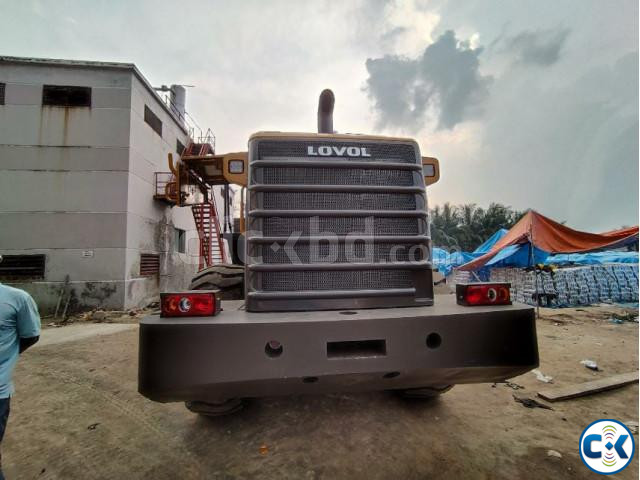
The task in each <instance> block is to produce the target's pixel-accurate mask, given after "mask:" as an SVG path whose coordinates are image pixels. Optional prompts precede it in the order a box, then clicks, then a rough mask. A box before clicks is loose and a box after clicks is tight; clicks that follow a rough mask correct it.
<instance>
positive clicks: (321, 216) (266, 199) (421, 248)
mask: <svg viewBox="0 0 640 480" xmlns="http://www.w3.org/2000/svg"><path fill="white" fill-rule="evenodd" d="M354 147H355V148H354ZM249 151H250V152H251V158H250V162H251V163H250V169H249V202H248V205H249V215H250V227H249V229H250V230H256V231H260V232H262V235H263V236H264V237H284V238H287V239H289V240H287V241H285V240H284V239H282V240H281V239H278V240H277V242H274V243H270V242H269V243H263V241H261V240H257V239H252V238H251V237H250V238H249V240H248V243H247V249H248V250H247V251H248V252H250V257H249V260H248V265H249V267H251V266H252V265H260V264H262V265H265V266H266V265H271V266H273V270H271V269H268V268H249V269H248V271H247V289H248V293H249V295H248V297H247V310H249V311H269V310H284V311H290V310H307V309H317V308H325V309H332V308H358V307H360V308H362V307H363V306H366V307H370V308H373V307H376V306H377V307H393V306H408V305H425V304H429V302H431V299H432V296H433V285H432V284H431V272H430V265H429V264H428V263H427V262H426V260H428V259H429V251H428V238H427V231H428V230H427V225H426V214H425V212H424V211H423V210H424V209H426V198H425V197H424V193H423V192H422V190H421V189H422V188H423V186H424V183H423V180H422V172H421V166H420V165H421V162H420V156H419V155H420V154H419V151H418V150H417V148H416V147H415V145H414V144H412V143H411V142H401V141H393V140H390V141H383V140H377V139H373V138H366V137H362V138H359V137H353V140H345V139H343V138H326V139H324V138H321V137H310V138H305V139H300V138H297V139H294V138H282V139H275V138H273V137H272V138H261V139H256V140H253V141H251V142H250V146H249ZM349 154H352V155H354V156H349ZM356 162H357V163H356ZM401 163H402V164H404V165H399V164H401ZM405 165H406V166H405ZM380 167H389V168H380ZM302 185H306V187H301V186H302ZM267 186H268V187H267ZM316 186H317V187H316ZM318 187H322V188H318ZM411 187H419V188H411ZM332 211H335V213H332ZM280 212H282V213H280ZM372 213H375V215H372ZM332 235H335V236H337V238H334V237H333V236H332ZM327 236H331V238H332V240H331V241H327V240H324V239H323V240H320V241H319V240H317V239H316V237H320V238H327ZM381 236H384V237H385V238H379V237H381ZM413 236H416V237H418V238H408V237H413ZM295 237H300V238H298V239H297V240H296V238H295ZM305 237H311V238H305ZM356 237H360V238H359V239H358V238H356ZM291 239H293V240H295V241H291ZM350 239H353V241H351V240H350ZM407 242H408V243H407ZM407 262H420V263H418V264H414V265H412V266H411V269H408V267H407ZM312 264H322V265H323V266H324V267H325V268H326V270H320V269H319V267H316V266H312ZM333 264H335V265H336V266H335V267H334V266H333ZM351 264H353V265H351ZM294 265H295V267H294ZM356 265H357V267H359V268H360V269H356ZM391 289H393V290H399V291H394V292H386V291H387V290H391ZM339 290H343V291H348V292H349V293H348V294H343V295H336V293H335V292H334V291H339ZM287 292H298V293H297V294H295V295H292V296H285V295H284V294H285V293H287ZM316 292H322V293H321V294H320V295H318V294H316ZM261 293H264V295H263V294H261ZM267 293H269V294H270V295H267ZM387 293H388V294H387ZM280 294H282V295H280ZM316 297H322V298H323V299H324V301H323V302H321V303H319V302H318V301H317V298H316Z"/></svg>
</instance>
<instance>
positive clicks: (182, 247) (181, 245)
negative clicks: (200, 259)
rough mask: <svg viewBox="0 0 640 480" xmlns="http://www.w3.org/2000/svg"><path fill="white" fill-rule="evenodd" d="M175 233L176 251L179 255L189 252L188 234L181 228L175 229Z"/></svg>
mask: <svg viewBox="0 0 640 480" xmlns="http://www.w3.org/2000/svg"><path fill="white" fill-rule="evenodd" d="M173 231H174V233H175V237H174V249H175V251H176V252H178V253H185V252H186V251H187V232H185V231H184V230H181V229H180V228H174V229H173Z"/></svg>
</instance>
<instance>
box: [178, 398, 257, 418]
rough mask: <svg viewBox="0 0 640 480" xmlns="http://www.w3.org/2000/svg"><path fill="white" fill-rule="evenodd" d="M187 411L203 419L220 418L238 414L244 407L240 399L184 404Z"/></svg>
mask: <svg viewBox="0 0 640 480" xmlns="http://www.w3.org/2000/svg"><path fill="white" fill-rule="evenodd" d="M184 405H185V407H187V410H189V411H190V412H193V413H197V414H198V415H203V416H205V417H221V416H223V415H231V414H232V413H236V412H239V411H240V410H242V408H243V407H244V402H243V400H242V399H240V398H229V399H227V400H223V401H221V402H215V403H212V402H200V401H196V400H194V401H190V402H184Z"/></svg>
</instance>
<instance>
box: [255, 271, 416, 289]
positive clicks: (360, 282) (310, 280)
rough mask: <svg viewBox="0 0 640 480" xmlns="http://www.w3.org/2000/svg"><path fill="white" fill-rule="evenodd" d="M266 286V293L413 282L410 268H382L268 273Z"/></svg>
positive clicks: (397, 285)
mask: <svg viewBox="0 0 640 480" xmlns="http://www.w3.org/2000/svg"><path fill="white" fill-rule="evenodd" d="M262 285H263V288H262V289H263V290H264V291H266V292H294V291H300V290H369V289H382V288H411V287H412V286H413V283H412V275H411V271H410V270H380V269H378V270H329V271H306V272H305V271H296V272H264V273H263V274H262Z"/></svg>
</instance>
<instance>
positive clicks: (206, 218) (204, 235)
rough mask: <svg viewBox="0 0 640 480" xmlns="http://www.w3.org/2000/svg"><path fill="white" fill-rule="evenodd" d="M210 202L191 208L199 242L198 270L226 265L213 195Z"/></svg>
mask: <svg viewBox="0 0 640 480" xmlns="http://www.w3.org/2000/svg"><path fill="white" fill-rule="evenodd" d="M210 198H211V200H210V201H207V202H204V203H198V204H195V205H192V206H191V212H192V213H193V219H194V220H195V223H196V230H197V231H198V238H199V240H200V262H199V264H198V270H202V269H203V268H207V267H210V266H212V265H215V264H218V263H226V260H227V258H226V254H225V251H224V243H223V241H222V235H221V233H220V222H219V221H218V213H217V209H216V204H215V200H214V198H213V194H211V195H210Z"/></svg>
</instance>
